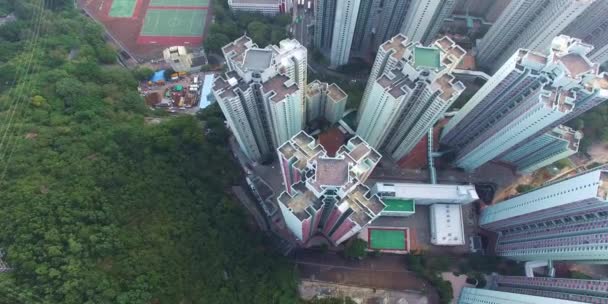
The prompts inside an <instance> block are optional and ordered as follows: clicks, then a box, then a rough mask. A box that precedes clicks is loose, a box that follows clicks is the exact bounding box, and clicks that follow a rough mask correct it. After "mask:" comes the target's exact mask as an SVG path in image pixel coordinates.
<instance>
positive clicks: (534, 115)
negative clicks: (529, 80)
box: [454, 89, 574, 171]
mask: <svg viewBox="0 0 608 304" xmlns="http://www.w3.org/2000/svg"><path fill="white" fill-rule="evenodd" d="M521 107H522V109H521V112H523V113H518V112H520V111H513V112H512V113H511V114H512V115H506V116H505V117H504V118H503V120H502V121H504V122H508V123H507V124H506V125H505V126H504V127H502V128H500V130H499V131H497V132H495V133H491V132H492V131H493V130H492V129H491V130H489V131H488V133H491V134H492V135H491V136H489V138H485V136H480V137H478V138H476V139H475V140H473V141H472V142H471V143H470V144H469V145H468V146H467V147H465V148H463V149H462V150H460V152H459V153H458V156H457V158H456V160H455V162H454V163H455V164H456V166H458V167H460V168H463V169H465V170H468V171H471V170H474V169H476V168H478V167H480V166H481V165H483V164H485V163H487V162H488V161H490V160H493V159H495V158H496V157H498V156H499V155H501V154H502V153H504V152H506V151H508V150H509V149H510V148H511V147H513V146H515V145H516V144H517V143H520V142H521V141H522V140H523V139H525V138H529V137H531V136H533V135H534V134H536V133H537V132H538V130H539V129H543V128H545V127H547V126H551V125H553V124H554V122H555V121H556V120H558V119H560V118H562V117H564V116H565V115H567V114H568V113H570V111H571V109H572V108H573V107H574V96H573V94H572V93H571V92H569V91H560V90H558V89H552V90H547V89H540V92H536V91H533V92H532V94H530V98H526V99H524V100H523V101H522V102H521ZM524 107H525V108H524ZM495 126H496V127H498V125H495Z"/></svg>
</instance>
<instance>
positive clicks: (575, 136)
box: [549, 125, 583, 151]
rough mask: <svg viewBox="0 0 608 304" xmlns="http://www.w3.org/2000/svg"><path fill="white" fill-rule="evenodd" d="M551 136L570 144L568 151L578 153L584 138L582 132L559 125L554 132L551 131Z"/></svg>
mask: <svg viewBox="0 0 608 304" xmlns="http://www.w3.org/2000/svg"><path fill="white" fill-rule="evenodd" d="M549 134H550V135H552V136H555V137H557V138H561V139H563V140H566V141H567V142H568V149H570V150H572V151H578V146H579V144H580V141H581V139H582V138H583V133H582V132H580V131H576V130H574V129H572V128H570V127H567V126H564V125H559V126H557V127H555V128H553V130H551V131H550V132H549Z"/></svg>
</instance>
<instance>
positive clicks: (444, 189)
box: [372, 182, 479, 205]
mask: <svg viewBox="0 0 608 304" xmlns="http://www.w3.org/2000/svg"><path fill="white" fill-rule="evenodd" d="M372 189H373V192H374V194H378V195H379V196H380V197H382V198H383V199H390V198H398V199H411V200H414V201H415V202H416V204H417V205H432V204H468V203H471V202H473V201H476V200H478V199H479V196H477V191H475V186H473V185H439V184H414V183H391V182H378V183H376V184H375V185H374V186H373V188H372Z"/></svg>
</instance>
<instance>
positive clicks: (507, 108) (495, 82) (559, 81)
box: [441, 36, 608, 170]
mask: <svg viewBox="0 0 608 304" xmlns="http://www.w3.org/2000/svg"><path fill="white" fill-rule="evenodd" d="M592 48H593V47H592V46H590V45H588V44H585V43H582V42H581V41H580V40H579V39H575V38H571V37H568V36H558V37H556V38H555V39H554V40H553V43H552V45H551V50H550V52H549V55H543V54H542V53H538V52H533V51H529V50H523V49H520V50H518V51H517V52H515V53H514V54H513V55H512V56H511V58H510V59H509V60H507V62H506V63H505V64H504V65H503V66H502V67H501V68H500V69H499V70H498V71H497V72H496V73H495V74H494V75H493V76H492V77H491V78H490V80H488V81H487V82H486V84H485V85H484V86H483V87H481V88H480V89H479V91H478V92H477V93H476V94H475V95H474V96H473V97H472V98H471V99H470V100H469V102H467V103H466V104H465V105H464V106H463V108H462V109H461V110H460V111H459V112H458V113H457V114H456V115H455V116H454V117H453V118H452V119H451V120H450V121H449V122H448V124H447V125H446V126H445V128H444V130H443V132H442V135H441V142H442V143H443V144H445V145H448V146H451V147H453V148H455V149H456V150H457V155H456V160H455V163H456V165H457V166H459V167H461V168H464V169H466V170H474V169H476V168H478V167H479V166H481V165H483V164H484V163H486V162H488V161H490V160H493V159H496V158H498V159H499V158H500V157H501V156H502V155H505V154H507V153H509V152H510V151H512V150H513V149H518V148H519V147H521V146H522V145H524V144H525V143H527V141H526V140H529V139H534V138H537V137H539V136H541V135H542V134H543V133H545V132H548V131H550V130H552V129H553V128H555V127H557V126H558V125H560V124H563V123H564V122H567V121H569V120H570V119H572V118H574V117H576V116H578V115H580V114H582V113H584V112H585V111H587V110H589V109H591V108H592V107H594V106H596V105H598V104H600V103H601V102H603V101H605V100H606V99H608V91H607V89H608V82H607V81H606V79H608V78H607V76H606V74H599V73H598V71H599V65H598V64H595V63H593V62H591V61H590V60H589V58H588V57H587V56H586V55H587V54H588V53H589V51H590V50H592Z"/></svg>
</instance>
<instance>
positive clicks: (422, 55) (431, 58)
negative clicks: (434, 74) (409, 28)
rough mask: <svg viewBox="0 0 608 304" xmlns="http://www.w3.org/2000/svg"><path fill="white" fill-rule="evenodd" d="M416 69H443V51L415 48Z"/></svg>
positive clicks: (430, 48)
mask: <svg viewBox="0 0 608 304" xmlns="http://www.w3.org/2000/svg"><path fill="white" fill-rule="evenodd" d="M414 67H416V68H419V67H423V68H431V69H439V68H440V67H441V51H440V50H438V49H437V48H435V47H422V46H416V47H414Z"/></svg>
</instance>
